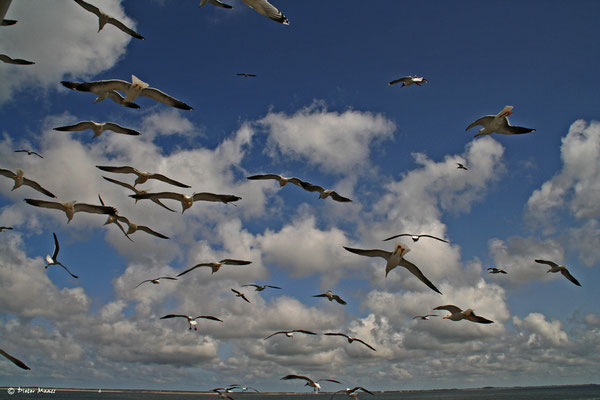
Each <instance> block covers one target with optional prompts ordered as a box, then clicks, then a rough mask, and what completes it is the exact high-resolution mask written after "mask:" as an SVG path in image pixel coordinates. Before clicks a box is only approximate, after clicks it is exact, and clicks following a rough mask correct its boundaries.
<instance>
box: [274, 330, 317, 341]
mask: <svg viewBox="0 0 600 400" xmlns="http://www.w3.org/2000/svg"><path fill="white" fill-rule="evenodd" d="M282 333H283V334H284V335H285V336H286V337H289V338H293V337H294V333H304V334H305V335H316V333H314V332H311V331H307V330H305V329H293V330H291V331H277V332H275V333H271V334H270V335H269V336H267V337H266V338H264V339H263V340H267V339H268V338H270V337H272V336H275V335H279V334H282Z"/></svg>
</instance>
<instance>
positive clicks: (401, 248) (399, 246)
mask: <svg viewBox="0 0 600 400" xmlns="http://www.w3.org/2000/svg"><path fill="white" fill-rule="evenodd" d="M409 251H410V249H409V248H408V246H406V245H405V244H404V243H400V242H398V243H396V247H394V251H393V253H394V254H399V255H400V257H404V256H405V255H406V253H408V252H409Z"/></svg>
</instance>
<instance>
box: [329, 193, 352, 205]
mask: <svg viewBox="0 0 600 400" xmlns="http://www.w3.org/2000/svg"><path fill="white" fill-rule="evenodd" d="M330 196H331V198H332V199H333V200H335V201H339V202H342V203H348V202H351V201H352V200H350V199H349V198H347V197H344V196H340V195H339V194H338V193H337V192H331V194H330Z"/></svg>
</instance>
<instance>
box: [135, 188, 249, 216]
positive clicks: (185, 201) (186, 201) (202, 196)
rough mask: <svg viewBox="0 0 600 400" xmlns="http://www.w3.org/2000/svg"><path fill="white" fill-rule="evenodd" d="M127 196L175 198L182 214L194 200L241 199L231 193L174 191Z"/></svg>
mask: <svg viewBox="0 0 600 400" xmlns="http://www.w3.org/2000/svg"><path fill="white" fill-rule="evenodd" d="M129 197H132V198H134V199H150V200H161V199H171V200H177V201H179V202H180V203H181V213H182V214H183V213H184V212H185V210H187V209H188V208H190V207H191V206H192V204H194V202H195V201H213V202H221V203H225V204H227V203H230V202H233V201H238V200H241V199H242V198H241V197H238V196H234V195H232V194H215V193H207V192H201V193H194V194H193V195H191V196H188V195H185V194H182V193H174V192H159V193H140V194H132V195H130V196H129Z"/></svg>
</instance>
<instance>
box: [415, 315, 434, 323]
mask: <svg viewBox="0 0 600 400" xmlns="http://www.w3.org/2000/svg"><path fill="white" fill-rule="evenodd" d="M437 316H438V315H437V314H426V315H417V316H414V317H413V319H417V318H418V319H421V320H423V321H427V320H429V317H437Z"/></svg>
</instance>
